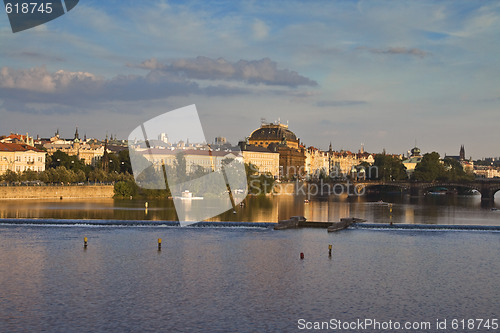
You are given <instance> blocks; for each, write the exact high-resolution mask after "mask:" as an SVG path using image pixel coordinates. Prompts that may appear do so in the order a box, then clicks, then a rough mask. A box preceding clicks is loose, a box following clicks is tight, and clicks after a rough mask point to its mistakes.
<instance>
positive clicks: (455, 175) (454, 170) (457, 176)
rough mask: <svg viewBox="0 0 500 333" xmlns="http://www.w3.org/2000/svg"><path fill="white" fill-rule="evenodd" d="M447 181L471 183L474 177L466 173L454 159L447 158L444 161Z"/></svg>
mask: <svg viewBox="0 0 500 333" xmlns="http://www.w3.org/2000/svg"><path fill="white" fill-rule="evenodd" d="M444 167H445V169H446V171H445V179H446V180H448V181H458V182H460V181H471V180H474V175H473V174H470V173H467V172H465V170H464V168H463V166H462V164H460V162H459V161H457V160H456V159H453V158H445V160H444Z"/></svg>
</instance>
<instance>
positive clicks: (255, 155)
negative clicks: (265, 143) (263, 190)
mask: <svg viewBox="0 0 500 333" xmlns="http://www.w3.org/2000/svg"><path fill="white" fill-rule="evenodd" d="M238 145H239V146H240V149H241V154H242V155H243V160H244V161H245V163H249V164H252V165H254V166H256V167H257V170H258V173H261V174H271V175H272V176H273V177H274V178H279V173H280V155H279V153H277V152H272V151H270V150H269V149H267V148H264V147H260V146H254V145H249V144H247V143H245V142H240V143H239V144H238Z"/></svg>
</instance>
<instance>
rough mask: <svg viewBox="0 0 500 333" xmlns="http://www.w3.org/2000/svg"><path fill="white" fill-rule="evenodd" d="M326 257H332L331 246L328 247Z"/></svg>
mask: <svg viewBox="0 0 500 333" xmlns="http://www.w3.org/2000/svg"><path fill="white" fill-rule="evenodd" d="M328 256H329V257H331V256H332V244H329V245H328Z"/></svg>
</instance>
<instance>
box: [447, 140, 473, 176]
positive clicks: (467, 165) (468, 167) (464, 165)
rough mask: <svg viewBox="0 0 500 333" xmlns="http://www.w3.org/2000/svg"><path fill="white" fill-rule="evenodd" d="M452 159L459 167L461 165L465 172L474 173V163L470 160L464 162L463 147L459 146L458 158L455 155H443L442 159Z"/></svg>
mask: <svg viewBox="0 0 500 333" xmlns="http://www.w3.org/2000/svg"><path fill="white" fill-rule="evenodd" d="M447 158H450V159H454V160H456V161H458V162H460V165H462V168H463V169H464V171H465V172H474V162H473V161H472V158H470V159H468V160H466V159H465V147H464V145H461V146H460V153H459V155H458V156H456V155H446V154H444V159H447Z"/></svg>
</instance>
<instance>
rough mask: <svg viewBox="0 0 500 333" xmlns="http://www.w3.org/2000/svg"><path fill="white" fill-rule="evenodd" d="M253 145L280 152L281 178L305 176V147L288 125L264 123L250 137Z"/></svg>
mask: <svg viewBox="0 0 500 333" xmlns="http://www.w3.org/2000/svg"><path fill="white" fill-rule="evenodd" d="M248 143H249V144H250V145H253V146H259V147H264V148H267V149H268V150H270V151H271V152H275V153H278V154H279V166H280V178H285V179H290V178H296V177H303V176H305V174H306V172H305V161H306V156H305V148H304V147H303V146H302V145H301V144H300V140H299V139H298V138H297V136H296V135H295V133H293V132H292V131H290V130H289V129H288V125H284V124H281V123H280V122H279V121H278V122H275V123H269V124H267V123H263V124H262V125H261V127H260V128H258V129H256V130H254V131H253V132H252V133H251V134H250V137H249V138H248Z"/></svg>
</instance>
